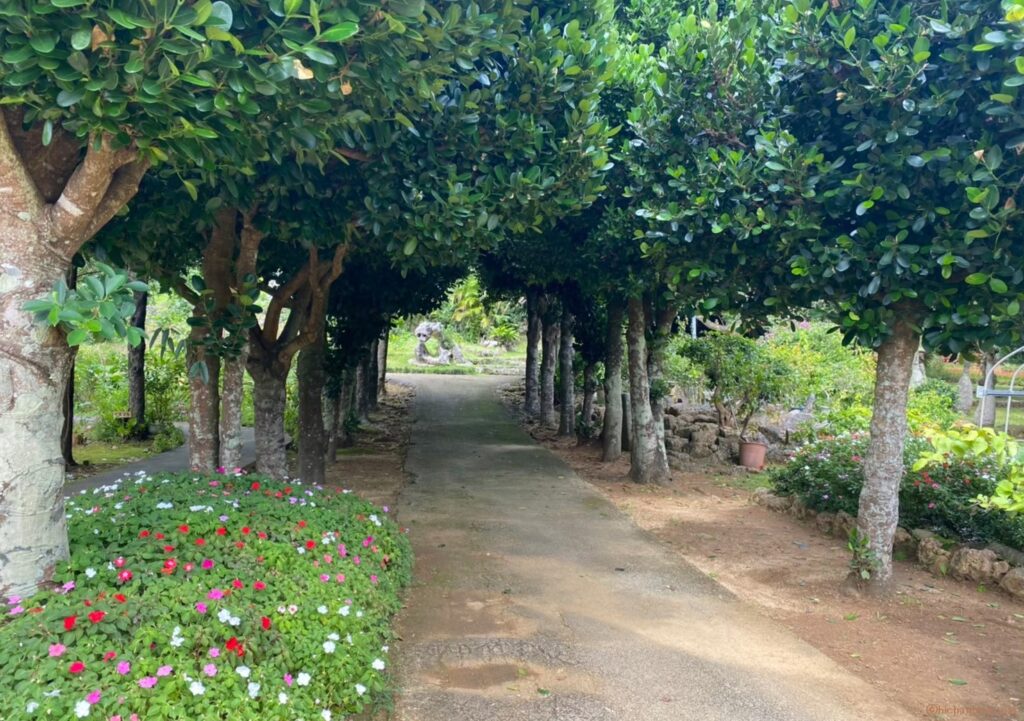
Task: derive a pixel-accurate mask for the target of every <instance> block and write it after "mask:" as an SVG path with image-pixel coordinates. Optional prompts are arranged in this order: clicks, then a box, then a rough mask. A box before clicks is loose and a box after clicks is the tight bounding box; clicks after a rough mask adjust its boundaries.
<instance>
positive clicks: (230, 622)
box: [228, 616, 242, 626]
mask: <svg viewBox="0 0 1024 721" xmlns="http://www.w3.org/2000/svg"><path fill="white" fill-rule="evenodd" d="M241 622H242V619H240V618H239V617H238V616H232V617H231V618H229V619H228V625H230V626H237V625H238V624H240V623H241Z"/></svg>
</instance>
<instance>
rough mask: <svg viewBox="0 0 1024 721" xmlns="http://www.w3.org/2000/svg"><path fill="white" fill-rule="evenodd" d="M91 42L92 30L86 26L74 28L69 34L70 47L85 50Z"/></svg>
mask: <svg viewBox="0 0 1024 721" xmlns="http://www.w3.org/2000/svg"><path fill="white" fill-rule="evenodd" d="M91 43H92V32H91V31H90V30H89V29H88V28H82V29H81V30H76V31H75V32H73V33H72V34H71V47H73V48H74V49H75V50H85V49H86V48H87V47H89V45H90V44H91Z"/></svg>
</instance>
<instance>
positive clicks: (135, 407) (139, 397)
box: [128, 291, 149, 439]
mask: <svg viewBox="0 0 1024 721" xmlns="http://www.w3.org/2000/svg"><path fill="white" fill-rule="evenodd" d="M148 305H149V293H140V292H138V291H136V292H135V313H134V314H133V315H132V325H133V326H135V327H136V328H138V329H139V330H141V331H142V332H143V338H145V332H146V308H147V306H148ZM128 414H129V415H130V417H131V423H132V429H131V430H132V433H131V435H132V438H136V439H142V438H146V437H147V436H148V435H149V427H148V425H147V424H146V341H145V340H143V341H142V342H141V343H139V344H138V345H137V346H135V347H134V348H133V347H131V346H129V347H128Z"/></svg>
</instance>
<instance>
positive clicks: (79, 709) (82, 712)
mask: <svg viewBox="0 0 1024 721" xmlns="http://www.w3.org/2000/svg"><path fill="white" fill-rule="evenodd" d="M91 708H92V706H91V705H90V704H89V702H88V701H86V700H85V699H82V700H81V701H79V702H78V703H76V704H75V716H77V717H78V718H85V717H86V716H88V715H89V709H91Z"/></svg>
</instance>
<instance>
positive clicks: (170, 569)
mask: <svg viewBox="0 0 1024 721" xmlns="http://www.w3.org/2000/svg"><path fill="white" fill-rule="evenodd" d="M177 567H178V562H177V561H175V560H174V559H173V558H168V559H167V560H166V561H164V567H163V568H162V569H161V570H160V573H163V574H165V575H168V576H170V575H171V574H172V573H174V569H176V568H177Z"/></svg>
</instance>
